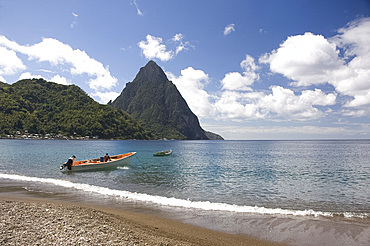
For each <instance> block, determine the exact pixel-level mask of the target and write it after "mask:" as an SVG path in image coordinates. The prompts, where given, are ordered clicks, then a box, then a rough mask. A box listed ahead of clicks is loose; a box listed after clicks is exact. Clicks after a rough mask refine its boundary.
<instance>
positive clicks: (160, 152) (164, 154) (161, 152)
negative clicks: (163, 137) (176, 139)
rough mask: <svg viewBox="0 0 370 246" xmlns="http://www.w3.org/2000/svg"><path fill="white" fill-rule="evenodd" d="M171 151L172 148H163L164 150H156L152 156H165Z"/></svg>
mask: <svg viewBox="0 0 370 246" xmlns="http://www.w3.org/2000/svg"><path fill="white" fill-rule="evenodd" d="M171 153H172V150H165V151H158V152H157V153H154V154H153V155H154V156H166V155H170V154H171Z"/></svg>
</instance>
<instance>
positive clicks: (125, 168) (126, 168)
mask: <svg viewBox="0 0 370 246" xmlns="http://www.w3.org/2000/svg"><path fill="white" fill-rule="evenodd" d="M117 169H122V170H129V169H130V168H129V167H117Z"/></svg>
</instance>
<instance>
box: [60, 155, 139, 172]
mask: <svg viewBox="0 0 370 246" xmlns="http://www.w3.org/2000/svg"><path fill="white" fill-rule="evenodd" d="M135 154H136V152H130V153H126V154H120V155H113V156H111V157H110V159H111V160H110V161H106V162H103V160H102V159H103V158H95V159H91V160H82V161H74V162H73V164H72V167H71V170H69V169H68V168H67V166H66V163H64V164H63V165H61V166H60V171H62V172H82V171H100V170H108V169H116V168H117V167H120V166H126V165H129V164H130V161H131V158H132V157H133V156H134V155H135Z"/></svg>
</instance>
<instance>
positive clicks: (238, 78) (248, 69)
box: [221, 55, 259, 91]
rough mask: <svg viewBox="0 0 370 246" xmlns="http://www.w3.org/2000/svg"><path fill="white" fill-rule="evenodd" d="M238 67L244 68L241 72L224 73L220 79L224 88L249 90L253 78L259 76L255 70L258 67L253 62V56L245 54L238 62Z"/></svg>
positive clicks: (255, 78)
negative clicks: (243, 58)
mask: <svg viewBox="0 0 370 246" xmlns="http://www.w3.org/2000/svg"><path fill="white" fill-rule="evenodd" d="M240 67H241V68H242V69H243V70H244V72H243V74H240V73H238V72H230V73H227V74H226V75H225V77H224V78H223V80H222V81H221V83H222V85H223V87H222V89H224V90H241V91H251V90H252V89H251V88H250V87H249V86H250V85H252V84H253V82H254V81H255V80H257V79H258V78H259V75H258V74H257V73H256V71H257V70H258V69H259V67H258V66H257V65H256V64H255V62H254V58H253V57H251V56H249V55H246V57H245V60H243V61H242V62H241V63H240Z"/></svg>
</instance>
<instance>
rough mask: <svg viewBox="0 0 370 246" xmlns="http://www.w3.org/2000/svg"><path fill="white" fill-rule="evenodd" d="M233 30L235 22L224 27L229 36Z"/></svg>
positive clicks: (225, 33)
mask: <svg viewBox="0 0 370 246" xmlns="http://www.w3.org/2000/svg"><path fill="white" fill-rule="evenodd" d="M231 32H235V25H234V24H230V25H227V26H226V27H225V29H224V36H227V35H229V34H230V33H231Z"/></svg>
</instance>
